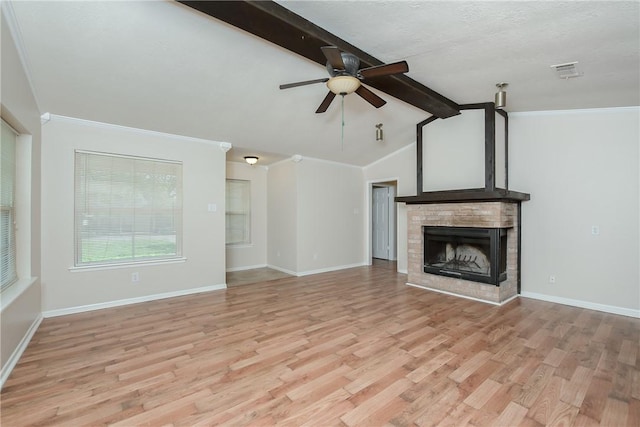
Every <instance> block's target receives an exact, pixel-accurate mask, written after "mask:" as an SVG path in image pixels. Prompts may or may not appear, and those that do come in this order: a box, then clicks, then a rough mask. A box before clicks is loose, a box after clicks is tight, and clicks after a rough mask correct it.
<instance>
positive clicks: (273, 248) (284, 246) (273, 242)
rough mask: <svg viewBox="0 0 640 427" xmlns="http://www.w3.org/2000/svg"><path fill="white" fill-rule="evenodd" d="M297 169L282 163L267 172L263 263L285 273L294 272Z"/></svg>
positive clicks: (296, 235) (296, 238)
mask: <svg viewBox="0 0 640 427" xmlns="http://www.w3.org/2000/svg"><path fill="white" fill-rule="evenodd" d="M297 166H298V164H297V163H294V162H292V161H291V160H284V161H281V162H279V163H277V164H274V165H271V166H270V167H269V171H268V173H267V191H268V197H267V235H268V236H269V238H268V242H267V264H268V265H269V266H270V267H272V268H275V269H278V270H282V271H284V272H287V273H289V274H296V273H297V269H298V252H297V251H298V190H297V188H298V184H297Z"/></svg>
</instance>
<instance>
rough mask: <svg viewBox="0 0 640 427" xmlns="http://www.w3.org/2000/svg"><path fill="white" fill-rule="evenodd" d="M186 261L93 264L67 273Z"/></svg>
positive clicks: (73, 268)
mask: <svg viewBox="0 0 640 427" xmlns="http://www.w3.org/2000/svg"><path fill="white" fill-rule="evenodd" d="M186 260H187V259H186V258H184V257H181V258H169V259H158V260H146V261H132V262H123V263H119V264H93V265H83V266H81V267H69V271H70V272H72V273H78V272H81V271H97V270H115V269H120V268H131V267H137V266H146V265H149V266H151V265H163V264H179V263H183V262H185V261H186Z"/></svg>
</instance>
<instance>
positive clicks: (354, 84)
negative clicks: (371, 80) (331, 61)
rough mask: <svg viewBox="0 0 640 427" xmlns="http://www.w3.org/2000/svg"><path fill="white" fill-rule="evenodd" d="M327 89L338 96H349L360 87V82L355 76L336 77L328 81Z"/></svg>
mask: <svg viewBox="0 0 640 427" xmlns="http://www.w3.org/2000/svg"><path fill="white" fill-rule="evenodd" d="M327 87H328V88H329V90H330V91H331V92H333V93H335V94H336V95H349V94H350V93H353V92H355V91H356V90H357V89H358V88H359V87H360V80H358V79H357V78H356V77H353V76H336V77H332V78H330V79H329V81H327Z"/></svg>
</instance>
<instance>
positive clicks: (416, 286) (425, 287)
mask: <svg viewBox="0 0 640 427" xmlns="http://www.w3.org/2000/svg"><path fill="white" fill-rule="evenodd" d="M407 286H413V287H414V288H420V289H425V290H427V291H433V292H438V293H440V294H445V295H451V296H452V297H458V298H464V299H470V300H472V301H478V302H483V303H485V304H491V305H496V306H498V307H499V306H502V305H505V304H507V303H508V302H511V301H513V300H514V299H516V298H518V295H514V296H512V297H511V298H507V299H506V300H504V301H502V302H494V301H487V300H486V299H480V298H474V297H470V296H467V295H460V294H454V293H453V292H447V291H443V290H441V289H434V288H429V287H427V286H422V285H416V284H414V283H409V282H407Z"/></svg>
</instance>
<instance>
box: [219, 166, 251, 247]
mask: <svg viewBox="0 0 640 427" xmlns="http://www.w3.org/2000/svg"><path fill="white" fill-rule="evenodd" d="M230 182H233V183H237V184H238V183H242V185H243V186H244V188H243V192H244V196H245V200H244V202H245V203H244V204H245V206H243V207H242V208H241V209H239V210H234V211H231V210H230V203H229V196H230V191H229V183H230ZM230 215H236V216H242V217H243V221H242V222H243V223H244V232H243V233H242V234H243V235H244V239H242V240H234V241H229V235H230V226H231V223H232V222H231V221H230V220H229V216H230ZM251 235H252V230H251V180H249V179H238V178H226V179H225V239H224V241H225V245H227V246H247V245H251V243H252V240H251Z"/></svg>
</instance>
